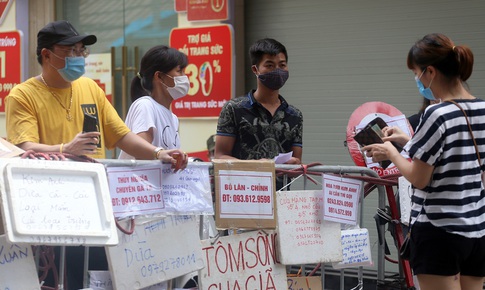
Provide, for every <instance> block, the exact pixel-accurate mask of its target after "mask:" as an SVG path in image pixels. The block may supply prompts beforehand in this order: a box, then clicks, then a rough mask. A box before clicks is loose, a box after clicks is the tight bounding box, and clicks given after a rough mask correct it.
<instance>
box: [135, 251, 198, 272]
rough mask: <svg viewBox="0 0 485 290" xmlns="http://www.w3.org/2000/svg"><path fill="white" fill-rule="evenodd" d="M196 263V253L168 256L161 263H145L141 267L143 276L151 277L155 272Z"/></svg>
mask: <svg viewBox="0 0 485 290" xmlns="http://www.w3.org/2000/svg"><path fill="white" fill-rule="evenodd" d="M191 264H195V253H193V254H192V255H190V254H189V255H187V257H177V258H168V259H165V260H163V261H161V262H160V263H151V264H148V265H143V266H142V267H141V268H140V272H141V275H142V276H143V277H151V276H153V275H155V274H159V273H163V272H165V271H170V270H177V269H179V268H181V267H184V266H185V265H191Z"/></svg>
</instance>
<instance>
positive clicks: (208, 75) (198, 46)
mask: <svg viewBox="0 0 485 290" xmlns="http://www.w3.org/2000/svg"><path fill="white" fill-rule="evenodd" d="M233 42H234V36H233V31H232V26H230V25H218V26H207V27H189V28H174V29H172V31H171V33H170V47H173V48H176V49H178V50H179V51H181V52H183V53H185V54H186V55H187V56H188V58H189V65H188V66H187V67H186V68H185V73H186V74H187V76H188V77H189V80H190V89H189V93H188V94H187V96H185V97H184V98H182V99H180V100H176V101H173V102H172V111H173V113H174V114H175V115H177V116H178V117H179V118H183V117H219V113H220V111H221V108H222V106H223V105H224V104H225V103H226V102H227V101H228V100H230V99H231V98H232V97H233V96H234V65H233V62H234V60H233V54H234V50H233Z"/></svg>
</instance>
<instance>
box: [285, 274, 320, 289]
mask: <svg viewBox="0 0 485 290" xmlns="http://www.w3.org/2000/svg"><path fill="white" fill-rule="evenodd" d="M312 289H313V290H319V289H323V287H322V277H321V276H307V277H288V290H312Z"/></svg>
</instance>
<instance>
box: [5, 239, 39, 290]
mask: <svg viewBox="0 0 485 290" xmlns="http://www.w3.org/2000/svg"><path fill="white" fill-rule="evenodd" d="M0 289H2V290H3V289H6V290H8V289H9V290H40V285H39V278H38V277H37V271H36V269H35V262H34V254H33V253H32V247H31V246H30V245H26V244H12V243H10V242H9V241H7V238H6V236H5V235H1V236H0Z"/></svg>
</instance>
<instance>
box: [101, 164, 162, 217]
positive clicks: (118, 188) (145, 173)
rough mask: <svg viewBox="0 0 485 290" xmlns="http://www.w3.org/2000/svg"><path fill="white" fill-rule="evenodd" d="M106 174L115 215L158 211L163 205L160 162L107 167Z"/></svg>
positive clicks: (122, 215) (132, 214)
mask: <svg viewBox="0 0 485 290" xmlns="http://www.w3.org/2000/svg"><path fill="white" fill-rule="evenodd" d="M107 173H108V178H109V188H110V193H111V202H112V204H113V212H114V215H115V217H117V218H124V217H128V216H136V215H142V214H154V213H160V212H162V210H163V209H164V208H165V205H164V203H163V197H162V190H161V188H162V184H161V182H162V168H160V165H151V166H140V167H136V168H133V167H108V168H107Z"/></svg>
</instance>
